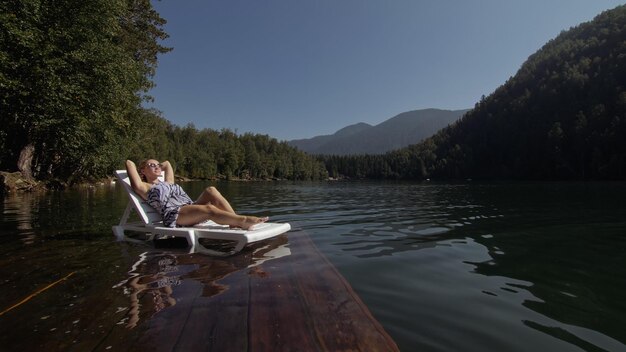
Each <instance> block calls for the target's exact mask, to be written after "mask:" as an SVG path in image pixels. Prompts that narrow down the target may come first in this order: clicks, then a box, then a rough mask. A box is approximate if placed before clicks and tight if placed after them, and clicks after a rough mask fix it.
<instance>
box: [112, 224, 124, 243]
mask: <svg viewBox="0 0 626 352" xmlns="http://www.w3.org/2000/svg"><path fill="white" fill-rule="evenodd" d="M113 234H115V238H116V239H117V240H118V241H124V240H126V236H124V227H122V226H113Z"/></svg>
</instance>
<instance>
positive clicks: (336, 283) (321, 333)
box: [3, 231, 398, 351]
mask: <svg viewBox="0 0 626 352" xmlns="http://www.w3.org/2000/svg"><path fill="white" fill-rule="evenodd" d="M116 245H117V244H116ZM119 246H120V251H126V250H129V249H132V250H133V251H137V253H140V252H139V251H138V250H143V249H145V250H146V252H145V253H141V254H140V255H139V256H138V257H137V256H136V255H134V254H131V255H129V256H128V258H129V263H132V260H130V258H134V259H136V261H135V262H134V263H132V265H130V267H129V268H126V269H125V270H127V271H128V273H127V277H126V278H123V276H125V275H126V274H124V271H122V270H124V268H121V269H120V273H121V277H122V278H123V280H122V281H121V282H119V283H117V284H115V285H113V287H111V285H110V284H108V283H107V284H106V285H108V287H109V288H110V289H102V287H104V284H102V286H101V288H100V289H96V288H95V287H94V288H93V289H90V290H89V292H86V291H85V289H83V291H82V293H83V294H84V295H85V297H84V298H80V303H76V304H72V307H71V309H63V310H62V311H57V312H56V314H55V316H54V319H57V324H56V325H52V324H53V323H52V322H51V320H52V319H53V318H49V319H46V320H41V319H43V317H42V318H39V316H41V315H43V314H45V313H42V312H41V309H40V310H37V307H36V306H35V304H36V303H35V302H31V303H29V304H28V305H25V306H24V307H20V309H22V310H21V311H19V309H16V310H15V311H12V312H10V313H8V314H7V316H6V317H3V318H6V319H10V316H11V314H29V315H30V316H32V317H33V318H32V320H33V321H35V323H34V331H38V332H37V333H35V334H32V335H30V336H32V338H30V339H24V338H18V337H14V338H12V337H8V336H4V338H3V340H4V342H8V343H10V344H11V345H12V346H11V348H14V350H46V351H61V350H62V351H397V350H398V348H397V346H396V344H395V342H394V341H393V340H392V338H391V337H390V336H389V335H388V334H387V333H386V332H385V330H384V329H383V327H382V326H381V325H380V323H379V322H378V321H377V320H376V319H375V318H374V317H373V316H372V314H371V313H370V311H369V310H368V309H367V307H366V306H365V304H364V303H363V302H362V301H361V299H360V298H359V297H358V295H357V294H356V293H355V292H354V291H353V289H352V288H351V287H350V285H349V284H348V283H347V282H346V280H345V279H344V278H343V277H342V276H341V274H339V272H338V271H337V270H336V269H335V268H334V266H333V265H332V264H331V263H330V262H328V260H327V259H326V258H325V257H324V256H323V255H322V254H321V253H320V252H319V251H318V250H317V248H316V247H315V245H314V244H313V243H312V241H311V239H310V238H309V236H308V235H307V234H306V233H303V232H298V231H295V232H291V233H289V234H288V235H282V236H279V237H277V238H275V239H273V240H271V241H268V242H265V243H262V244H257V245H255V246H254V247H251V248H248V249H246V250H244V251H243V252H242V253H241V254H239V255H236V256H232V257H228V258H214V257H209V256H205V255H201V254H187V253H185V252H184V251H182V250H181V251H176V250H172V249H171V248H165V249H162V248H161V249H159V248H157V249H155V248H152V247H144V246H139V247H137V246H138V245H131V244H127V243H122V244H119ZM128 246H131V247H128ZM134 259H133V260H134ZM118 277H120V276H119V275H118ZM78 280H81V276H80V273H78V274H76V275H74V276H72V278H69V279H67V282H63V283H60V284H59V285H58V287H57V288H56V290H60V289H62V287H61V286H63V285H67V286H68V288H69V289H73V290H75V288H76V287H80V286H81V285H80V282H77V281H78ZM85 280H87V278H85ZM54 292H56V291H52V290H51V292H50V294H53V293H54ZM71 294H73V293H71ZM65 295H66V296H67V295H68V294H67V293H66V294H65ZM73 295H74V296H73V297H76V296H78V295H77V294H73ZM45 298H46V297H45V296H44V295H42V296H41V297H39V298H38V299H39V300H43V299H45ZM56 299H58V298H56ZM75 300H76V298H75ZM30 309H33V310H32V311H30ZM61 321H62V322H63V323H60V322H61ZM71 321H73V324H72V323H68V322H71ZM5 322H7V323H8V322H9V320H6V321H5ZM3 325H4V324H3ZM58 325H66V326H67V325H72V326H71V327H69V328H66V327H59V328H57V327H58ZM53 326H54V327H53ZM64 329H67V331H63V330H64ZM22 330H26V329H22ZM9 350H13V349H9Z"/></svg>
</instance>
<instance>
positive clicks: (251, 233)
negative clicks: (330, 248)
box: [113, 170, 291, 256]
mask: <svg viewBox="0 0 626 352" xmlns="http://www.w3.org/2000/svg"><path fill="white" fill-rule="evenodd" d="M115 174H116V176H117V178H118V179H119V181H120V182H119V183H120V184H121V185H122V186H123V187H124V189H125V190H126V193H127V194H128V197H129V198H130V201H129V202H128V206H127V207H126V210H125V211H124V215H123V216H122V219H121V220H120V223H119V225H116V226H113V233H114V234H115V236H116V237H117V239H118V241H131V242H145V241H149V240H152V239H154V238H155V236H161V235H162V236H175V237H183V238H186V239H187V242H188V243H189V244H190V246H191V248H190V250H189V253H194V252H198V253H205V254H210V255H217V256H226V255H231V254H234V253H237V252H239V251H241V250H242V249H243V247H245V246H246V245H247V244H249V243H253V242H258V241H263V240H266V239H269V238H272V237H275V236H278V235H280V234H282V233H285V232H287V231H289V230H290V229H291V225H289V224H288V223H271V222H265V223H262V224H257V225H255V226H254V227H253V229H252V230H243V229H231V228H230V227H229V226H228V225H219V224H217V223H215V222H213V221H207V222H203V223H201V224H198V225H195V226H192V227H174V228H172V227H166V226H163V221H162V219H161V214H159V213H158V212H157V211H156V210H155V209H154V208H152V207H151V206H150V205H149V204H148V203H146V202H145V201H144V200H143V199H142V198H141V197H139V196H138V195H137V194H136V193H135V191H133V189H132V187H131V185H130V179H129V178H128V174H127V172H126V170H117V171H116V172H115ZM132 210H135V211H136V212H137V214H138V215H139V217H140V218H141V221H136V222H128V220H129V217H130V213H131V211H132ZM125 231H137V232H143V233H145V234H146V240H137V239H134V238H131V237H128V236H126V235H125V234H124V232H125ZM203 238H206V239H214V240H227V241H234V242H236V244H235V247H234V248H233V249H232V250H230V251H227V252H224V251H218V250H213V249H209V248H206V247H204V246H203V245H201V244H200V242H199V240H200V239H203Z"/></svg>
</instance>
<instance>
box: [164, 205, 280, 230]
mask: <svg viewBox="0 0 626 352" xmlns="http://www.w3.org/2000/svg"><path fill="white" fill-rule="evenodd" d="M206 220H213V221H215V222H216V223H218V224H222V225H230V226H236V227H241V228H243V229H245V230H247V229H249V228H250V227H252V226H253V225H255V224H259V223H262V222H265V221H267V220H268V218H266V217H265V218H258V217H256V216H244V215H237V214H235V213H231V212H229V211H225V210H222V209H219V208H218V207H216V206H214V205H212V204H207V205H198V204H192V205H185V206H183V207H182V208H180V211H179V213H178V219H177V220H176V224H178V225H180V226H192V225H195V224H198V223H201V222H203V221H206Z"/></svg>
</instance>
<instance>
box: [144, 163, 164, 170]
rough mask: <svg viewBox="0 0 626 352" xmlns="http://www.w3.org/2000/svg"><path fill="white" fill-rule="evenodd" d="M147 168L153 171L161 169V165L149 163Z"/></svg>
mask: <svg viewBox="0 0 626 352" xmlns="http://www.w3.org/2000/svg"><path fill="white" fill-rule="evenodd" d="M147 166H148V167H150V168H151V169H156V168H159V169H160V168H161V164H155V163H148V165H147Z"/></svg>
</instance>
